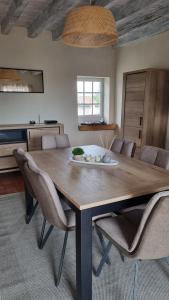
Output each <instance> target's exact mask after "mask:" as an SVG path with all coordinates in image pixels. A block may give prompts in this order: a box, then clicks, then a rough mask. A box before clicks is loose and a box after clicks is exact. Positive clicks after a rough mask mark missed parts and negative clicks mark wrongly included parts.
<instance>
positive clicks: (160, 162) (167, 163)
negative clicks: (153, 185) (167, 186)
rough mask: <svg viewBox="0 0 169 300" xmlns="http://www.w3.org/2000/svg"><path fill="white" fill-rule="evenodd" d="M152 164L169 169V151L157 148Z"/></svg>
mask: <svg viewBox="0 0 169 300" xmlns="http://www.w3.org/2000/svg"><path fill="white" fill-rule="evenodd" d="M154 164H155V166H158V167H160V168H163V169H166V170H169V151H167V150H164V149H159V151H158V153H157V157H156V160H155V163H154Z"/></svg>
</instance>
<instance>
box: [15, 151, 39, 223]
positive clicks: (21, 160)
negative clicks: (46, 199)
mask: <svg viewBox="0 0 169 300" xmlns="http://www.w3.org/2000/svg"><path fill="white" fill-rule="evenodd" d="M13 155H14V157H15V159H16V162H17V164H18V167H19V170H20V172H21V174H22V177H23V180H24V185H25V192H26V194H27V195H29V197H32V199H34V200H35V199H36V197H35V195H34V192H33V189H32V186H31V183H30V180H29V178H28V177H27V175H26V174H25V172H24V164H25V162H27V161H28V160H31V161H33V158H32V156H31V155H30V154H29V153H28V152H25V151H24V150H23V149H22V148H17V149H15V150H14V151H13ZM37 206H38V201H36V200H35V204H34V205H33V207H32V209H31V212H30V211H29V207H27V208H26V223H27V224H29V223H30V221H31V219H32V216H33V215H34V212H35V210H36V208H37Z"/></svg>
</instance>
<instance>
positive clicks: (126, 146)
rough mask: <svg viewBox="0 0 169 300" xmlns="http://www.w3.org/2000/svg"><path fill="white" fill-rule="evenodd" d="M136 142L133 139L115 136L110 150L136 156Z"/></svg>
mask: <svg viewBox="0 0 169 300" xmlns="http://www.w3.org/2000/svg"><path fill="white" fill-rule="evenodd" d="M135 148H136V144H135V143H134V142H133V141H130V140H127V139H121V138H115V139H114V141H113V143H112V145H111V147H110V150H111V151H113V152H115V153H120V154H123V155H125V156H127V157H132V156H134V152H135Z"/></svg>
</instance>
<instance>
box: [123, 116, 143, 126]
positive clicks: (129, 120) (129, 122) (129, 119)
mask: <svg viewBox="0 0 169 300" xmlns="http://www.w3.org/2000/svg"><path fill="white" fill-rule="evenodd" d="M124 125H125V126H134V127H139V128H142V127H143V115H141V114H132V113H128V114H125V120H124Z"/></svg>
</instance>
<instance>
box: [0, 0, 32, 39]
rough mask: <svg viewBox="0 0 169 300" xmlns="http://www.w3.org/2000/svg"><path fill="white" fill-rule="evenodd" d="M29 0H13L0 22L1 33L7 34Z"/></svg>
mask: <svg viewBox="0 0 169 300" xmlns="http://www.w3.org/2000/svg"><path fill="white" fill-rule="evenodd" d="M28 2H29V0H13V1H12V3H11V5H10V7H9V9H8V12H7V14H6V16H5V18H4V19H3V20H2V22H1V33H2V34H9V33H10V31H11V29H12V27H13V26H14V25H15V24H16V22H17V20H18V19H19V17H20V15H21V14H22V12H23V11H24V9H25V7H26V5H27V4H28Z"/></svg>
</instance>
